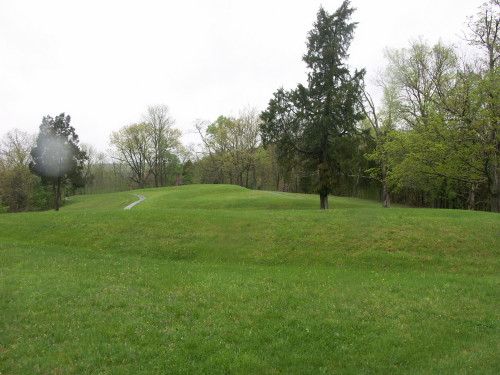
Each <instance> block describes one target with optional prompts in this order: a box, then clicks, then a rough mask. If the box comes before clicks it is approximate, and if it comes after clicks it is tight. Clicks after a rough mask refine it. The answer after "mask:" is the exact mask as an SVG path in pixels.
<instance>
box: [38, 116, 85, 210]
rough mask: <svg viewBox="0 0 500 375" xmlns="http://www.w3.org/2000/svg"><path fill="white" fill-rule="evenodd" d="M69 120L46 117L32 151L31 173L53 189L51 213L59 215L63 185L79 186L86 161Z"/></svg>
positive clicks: (69, 118) (64, 117) (66, 118)
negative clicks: (69, 183)
mask: <svg viewBox="0 0 500 375" xmlns="http://www.w3.org/2000/svg"><path fill="white" fill-rule="evenodd" d="M70 122H71V117H70V116H69V115H68V116H65V114H64V113H61V114H60V115H59V116H56V117H55V118H53V117H51V116H45V117H44V118H43V119H42V124H41V125H40V132H39V134H38V137H37V140H36V145H35V146H34V147H33V148H32V149H31V157H32V159H33V160H32V162H31V163H30V169H31V171H32V172H33V173H35V174H36V175H38V176H41V177H42V181H43V182H44V183H45V184H50V185H52V191H53V196H54V209H55V210H56V211H59V206H60V204H61V189H62V187H63V185H64V184H65V183H66V182H71V183H73V184H76V185H79V184H80V183H81V181H82V179H81V172H82V169H83V162H84V160H85V158H86V155H85V152H84V151H82V150H81V149H80V148H79V147H78V135H77V134H76V132H75V128H73V127H72V126H71V124H70Z"/></svg>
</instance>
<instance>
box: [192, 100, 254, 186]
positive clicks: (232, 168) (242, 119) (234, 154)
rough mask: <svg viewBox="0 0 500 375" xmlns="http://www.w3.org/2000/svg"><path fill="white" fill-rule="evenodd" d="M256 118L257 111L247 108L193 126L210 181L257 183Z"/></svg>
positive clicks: (243, 184)
mask: <svg viewBox="0 0 500 375" xmlns="http://www.w3.org/2000/svg"><path fill="white" fill-rule="evenodd" d="M259 124H260V119H259V116H258V114H257V111H256V110H255V109H252V108H247V109H245V110H243V111H240V113H239V116H238V117H226V116H219V117H218V118H217V120H215V121H214V122H213V123H211V124H209V123H208V122H203V121H198V122H197V124H196V125H195V126H196V129H197V131H198V133H199V134H200V136H201V139H202V141H203V146H204V147H203V154H204V156H205V157H206V160H205V162H204V163H202V165H204V166H205V172H206V173H207V174H209V175H211V177H212V181H217V182H219V183H224V182H225V181H227V180H229V181H228V182H229V183H230V184H237V185H240V186H245V187H247V188H248V187H249V186H250V172H251V173H252V175H251V179H252V187H253V188H254V189H255V188H256V187H257V172H256V164H257V149H258V147H259Z"/></svg>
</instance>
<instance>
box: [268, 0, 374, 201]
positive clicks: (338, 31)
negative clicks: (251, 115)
mask: <svg viewBox="0 0 500 375" xmlns="http://www.w3.org/2000/svg"><path fill="white" fill-rule="evenodd" d="M353 12H354V9H353V8H351V7H350V3H349V1H347V0H346V1H344V2H343V3H342V5H341V6H340V8H339V9H338V10H337V11H336V12H335V13H334V14H332V15H329V14H328V13H327V12H326V11H325V10H324V9H323V8H320V10H319V12H318V13H317V21H316V23H315V24H314V29H313V30H311V31H310V32H309V35H308V38H307V47H308V51H307V53H306V54H305V55H304V57H303V60H304V62H305V63H306V65H307V67H308V69H309V71H308V85H307V87H304V86H303V85H299V86H298V87H297V88H296V89H295V90H292V91H288V92H287V91H285V90H284V89H279V90H278V91H277V92H276V93H275V94H274V98H273V99H271V101H270V102H269V105H268V108H267V110H266V111H264V112H263V113H262V114H261V118H262V120H263V124H262V126H261V132H262V137H263V139H264V142H265V143H267V144H268V143H275V144H276V145H277V147H278V148H279V149H280V153H285V154H289V155H291V154H296V155H298V157H299V158H300V160H301V162H302V165H303V166H304V167H305V168H307V169H309V170H317V176H318V178H317V186H316V191H317V192H318V193H319V195H320V208H322V209H327V208H328V195H329V193H331V192H332V185H333V182H334V178H335V173H336V172H338V170H339V168H340V161H341V160H340V158H343V156H342V155H339V153H337V152H336V150H338V149H340V148H341V147H342V146H343V144H344V139H345V138H348V137H352V136H355V135H356V134H358V131H357V129H356V124H357V123H358V121H360V120H361V119H362V118H363V113H362V108H361V104H360V100H359V98H360V97H361V95H362V79H363V76H364V73H365V72H364V70H361V71H358V70H356V71H355V72H354V73H353V74H351V73H350V71H349V67H348V65H347V62H346V60H347V58H348V49H349V46H350V44H351V41H352V39H353V35H354V29H355V27H356V24H355V23H353V22H349V20H350V18H351V15H352V13H353Z"/></svg>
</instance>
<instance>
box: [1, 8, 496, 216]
mask: <svg viewBox="0 0 500 375" xmlns="http://www.w3.org/2000/svg"><path fill="white" fill-rule="evenodd" d="M499 7H500V3H499V1H498V0H490V1H489V2H488V3H486V4H484V5H482V6H481V7H480V9H479V13H478V14H477V15H475V16H472V17H470V18H469V19H468V28H467V30H466V31H465V32H464V39H465V40H466V41H467V42H468V43H469V44H470V45H471V46H474V47H476V49H475V51H478V54H477V55H474V56H472V57H471V56H467V55H466V54H465V53H463V52H461V51H460V50H459V49H458V48H456V47H454V46H451V45H446V44H444V43H442V42H440V43H437V44H436V45H429V44H428V43H426V42H425V41H424V40H421V39H417V40H416V41H414V42H412V43H410V45H409V46H408V47H407V48H403V49H399V50H394V49H388V50H386V59H387V66H386V69H385V71H384V72H383V73H382V74H381V75H380V76H379V77H378V80H377V83H378V85H379V87H380V89H381V91H382V92H383V97H382V100H381V102H380V104H378V103H375V101H374V100H373V98H372V96H371V95H370V93H369V92H368V91H367V89H366V85H365V82H364V79H365V71H364V70H363V69H362V70H354V71H351V69H350V68H349V65H348V56H349V54H348V50H349V46H350V43H351V41H352V40H353V38H354V32H355V28H356V23H354V22H352V21H351V17H352V15H353V12H354V11H355V10H354V9H353V8H352V7H351V6H350V2H349V1H344V2H343V3H342V5H341V6H340V7H339V8H338V9H337V10H336V11H335V12H334V13H332V14H329V13H328V12H327V11H326V10H324V9H323V8H320V10H319V11H318V13H317V19H316V22H315V24H314V27H313V29H312V30H311V31H310V32H309V34H308V36H307V51H306V53H305V54H304V56H303V61H304V62H305V64H306V69H307V83H306V84H299V85H298V86H297V87H296V88H295V89H291V90H286V89H284V88H279V89H278V90H276V92H275V93H274V94H273V97H272V98H271V99H270V101H269V104H268V106H267V108H266V109H265V110H264V111H262V112H259V111H258V110H257V109H255V108H246V109H243V110H242V111H240V113H239V114H238V115H237V116H225V115H221V116H220V117H218V118H217V119H215V120H212V121H210V120H198V121H196V123H195V128H196V131H197V133H198V134H199V136H200V138H201V144H200V145H199V147H196V148H191V149H189V150H188V149H187V148H186V147H185V146H184V145H182V144H181V142H180V137H181V132H180V131H179V130H178V129H176V128H175V127H174V125H175V121H174V119H173V118H172V117H171V116H170V114H169V111H168V107H167V106H165V105H157V106H150V107H148V108H147V111H146V113H145V114H144V115H143V117H142V121H141V122H138V123H134V124H130V125H126V126H124V127H122V128H121V129H120V130H118V131H116V132H113V133H112V134H111V137H110V145H111V147H112V150H111V152H109V153H106V154H105V153H97V152H96V151H95V150H94V149H93V147H92V146H90V145H79V144H78V137H77V136H76V133H75V131H74V129H73V128H72V127H71V126H70V125H69V116H64V114H61V115H60V116H57V117H56V118H51V117H50V116H47V117H44V118H43V120H42V125H41V126H40V133H39V134H38V136H37V137H35V136H31V135H28V134H26V133H23V132H20V131H18V130H14V131H11V132H9V133H7V135H6V136H5V137H4V139H3V142H2V143H1V145H0V197H1V202H2V203H1V206H0V209H3V210H4V211H6V210H9V211H13V212H15V211H23V210H29V209H44V208H48V207H55V208H56V209H57V207H58V205H59V204H60V200H61V196H63V195H68V194H74V193H101V192H108V191H117V190H125V189H134V188H144V187H161V186H169V185H182V184H189V183H221V184H222V183H225V184H237V185H240V186H244V187H247V188H251V189H263V190H282V191H291V192H303V193H317V194H319V196H320V202H319V203H320V208H323V209H326V208H328V206H329V203H328V196H329V195H332V194H333V195H345V196H355V197H362V198H370V199H380V200H381V202H382V204H383V206H384V207H390V205H391V203H402V204H409V205H414V206H420V207H442V208H459V209H479V210H491V211H493V212H500V129H499V127H500V125H499V118H500V101H499V90H500V84H499V83H500V82H499V77H500V75H499V62H498V60H499V52H500V44H499V41H498V38H499V33H498V31H499V30H498V29H499V25H500V8H499ZM47 129H52V130H50V131H48V130H47ZM51 132H52V133H54V132H55V134H58V137H59V138H61V139H62V140H63V142H62V143H63V146H62V147H55V146H54V144H53V143H50V142H49V143H48V144H49V146H47V145H46V144H47V142H46V141H45V143H44V142H42V141H41V139H42V140H43V138H47V136H46V133H51ZM51 142H52V141H51ZM51 149H56V150H60V151H58V152H56V153H55V155H52V154H54V152H49V150H51ZM44 150H45V151H44ZM61 153H62V154H64V155H70V159H69V160H70V162H68V163H66V164H64V163H61V160H65V159H64V158H62V157H61V155H62V154H61ZM46 159H47V160H52V162H50V163H52V164H54V163H55V161H58V162H59V164H57V163H56V164H57V168H56V170H57V173H56V172H50V173H48V172H47V168H46V167H45V166H44V163H45V164H46V163H48V162H46V161H45V160H46ZM50 163H49V164H50Z"/></svg>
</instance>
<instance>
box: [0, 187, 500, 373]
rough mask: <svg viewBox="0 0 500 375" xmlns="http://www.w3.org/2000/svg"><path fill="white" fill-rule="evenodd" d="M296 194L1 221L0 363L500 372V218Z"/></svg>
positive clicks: (109, 207) (160, 197)
mask: <svg viewBox="0 0 500 375" xmlns="http://www.w3.org/2000/svg"><path fill="white" fill-rule="evenodd" d="M132 193H138V194H142V195H144V196H146V197H147V199H146V200H145V201H144V202H142V203H140V204H139V205H137V206H135V207H134V208H132V210H130V211H125V210H123V207H125V206H126V205H128V204H130V203H132V202H133V201H135V200H136V199H137V198H136V197H134V196H133V195H131V194H132ZM291 195H293V196H295V197H299V198H302V199H296V198H292V197H286V196H281V195H274V194H269V193H265V192H259V191H250V190H246V189H243V188H239V187H235V186H214V185H207V186H183V187H175V188H165V189H145V190H137V191H133V192H123V193H115V194H104V195H93V196H78V197H71V198H70V199H69V201H68V202H67V204H66V206H65V207H63V208H62V209H61V211H60V212H53V211H51V212H38V213H23V214H8V215H7V214H5V215H0V373H1V374H2V375H3V374H37V373H41V374H498V373H500V320H499V319H500V313H499V312H500V303H499V301H500V288H499V286H500V275H499V270H500V257H499V255H500V254H499V253H500V215H496V214H491V213H485V212H466V211H452V210H430V209H408V208H398V207H396V208H391V209H383V208H381V207H379V204H378V203H376V202H369V201H363V200H357V199H348V198H337V197H332V198H331V201H330V206H331V209H330V210H328V211H321V210H318V209H317V207H318V205H319V199H318V198H317V197H315V196H303V195H297V194H291ZM303 198H305V199H303Z"/></svg>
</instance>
